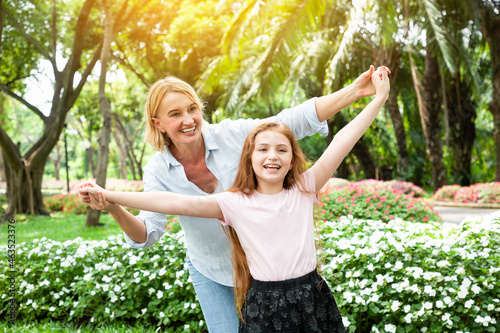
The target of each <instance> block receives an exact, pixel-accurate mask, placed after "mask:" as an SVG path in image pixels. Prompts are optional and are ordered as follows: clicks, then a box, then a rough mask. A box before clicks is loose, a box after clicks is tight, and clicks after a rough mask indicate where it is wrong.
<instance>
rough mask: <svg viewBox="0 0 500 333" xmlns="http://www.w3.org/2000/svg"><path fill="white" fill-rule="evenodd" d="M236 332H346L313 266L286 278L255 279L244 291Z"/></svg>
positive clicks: (325, 285) (329, 294) (323, 282)
mask: <svg viewBox="0 0 500 333" xmlns="http://www.w3.org/2000/svg"><path fill="white" fill-rule="evenodd" d="M242 317H243V318H242V319H243V320H240V328H239V332H240V333H241V332H245V333H267V332H294V333H296V332H331V333H337V332H339V333H340V332H342V333H344V332H345V328H344V325H343V323H342V316H341V315H340V311H339V308H338V307H337V303H336V302H335V299H334V298H333V294H332V292H331V291H330V288H328V285H327V284H326V282H325V281H324V280H323V278H322V277H321V276H320V275H319V274H318V273H317V271H316V270H314V271H312V272H311V273H309V274H307V275H304V276H301V277H299V278H295V279H290V280H285V281H276V282H274V281H269V282H268V281H257V280H254V281H253V282H252V286H251V288H250V290H249V291H248V292H247V295H246V304H245V306H244V307H243V309H242Z"/></svg>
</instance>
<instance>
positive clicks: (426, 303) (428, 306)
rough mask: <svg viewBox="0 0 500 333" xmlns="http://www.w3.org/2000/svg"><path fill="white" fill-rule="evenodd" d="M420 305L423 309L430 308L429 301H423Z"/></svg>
mask: <svg viewBox="0 0 500 333" xmlns="http://www.w3.org/2000/svg"><path fill="white" fill-rule="evenodd" d="M422 306H423V309H426V310H430V309H432V303H431V302H424V303H423V304H422Z"/></svg>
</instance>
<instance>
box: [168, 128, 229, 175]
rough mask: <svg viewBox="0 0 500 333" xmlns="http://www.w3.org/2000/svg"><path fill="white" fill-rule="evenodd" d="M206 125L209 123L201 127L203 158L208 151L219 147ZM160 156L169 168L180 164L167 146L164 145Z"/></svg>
mask: <svg viewBox="0 0 500 333" xmlns="http://www.w3.org/2000/svg"><path fill="white" fill-rule="evenodd" d="M208 126H210V125H208V124H207V125H206V126H203V128H202V129H201V134H202V138H203V141H204V142H205V159H206V158H207V157H208V154H209V153H210V151H212V150H217V149H219V145H218V144H217V141H215V138H214V136H213V135H212V132H210V131H209V130H208ZM162 156H163V159H164V160H165V162H166V163H167V165H168V167H169V168H170V167H172V166H178V165H181V164H180V163H179V161H177V159H176V158H175V157H174V155H172V153H171V152H170V149H168V146H165V150H164V151H163V153H162Z"/></svg>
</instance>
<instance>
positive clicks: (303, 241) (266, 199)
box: [214, 169, 318, 281]
mask: <svg viewBox="0 0 500 333" xmlns="http://www.w3.org/2000/svg"><path fill="white" fill-rule="evenodd" d="M301 177H302V179H303V183H304V187H305V190H306V191H307V192H310V193H307V192H301V191H299V190H298V188H297V187H296V186H294V187H293V188H291V189H288V190H283V191H281V192H280V193H278V194H273V195H267V194H261V193H259V192H257V191H254V193H252V194H251V195H246V194H243V193H241V192H222V193H218V194H215V195H214V197H215V198H216V200H217V203H218V204H219V206H220V209H221V211H222V214H223V215H224V218H223V219H220V221H221V223H222V224H223V225H229V226H232V227H233V228H234V229H235V231H236V233H237V234H238V238H239V239H240V242H241V245H242V247H243V250H244V251H245V253H246V256H247V260H248V265H249V268H250V273H251V274H252V277H253V278H254V279H256V280H260V281H282V280H287V279H292V278H296V277H299V276H302V275H305V274H307V273H309V272H311V271H312V270H313V269H315V268H316V248H315V244H314V223H313V207H314V204H316V203H317V202H318V197H317V195H316V194H315V191H316V184H315V177H314V173H313V172H312V170H310V169H309V170H307V171H306V172H304V173H303V174H302V176H301Z"/></svg>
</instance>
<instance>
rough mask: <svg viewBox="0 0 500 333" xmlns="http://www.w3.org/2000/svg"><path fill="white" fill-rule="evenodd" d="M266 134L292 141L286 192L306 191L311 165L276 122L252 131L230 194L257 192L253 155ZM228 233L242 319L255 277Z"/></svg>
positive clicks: (227, 229) (229, 231) (230, 230)
mask: <svg viewBox="0 0 500 333" xmlns="http://www.w3.org/2000/svg"><path fill="white" fill-rule="evenodd" d="M266 131H272V132H277V133H281V134H283V135H284V136H285V137H286V138H287V139H288V141H289V142H290V145H291V147H292V156H293V159H292V161H293V162H292V168H291V169H290V171H288V173H287V175H286V176H285V179H284V181H283V188H284V189H289V188H291V187H292V186H294V185H296V186H297V187H298V188H299V190H301V191H305V190H304V189H305V188H304V186H303V184H302V181H301V178H300V175H301V174H302V173H304V171H306V170H307V164H306V163H307V161H306V158H305V156H304V153H303V152H302V149H301V148H300V146H299V143H298V142H297V139H296V138H295V135H294V134H293V132H292V131H291V130H290V129H289V128H288V126H286V125H285V124H281V123H274V122H265V123H262V124H260V125H258V126H256V127H255V128H254V129H252V130H251V131H250V133H249V134H248V136H247V138H246V140H245V143H244V144H243V149H242V151H241V158H240V164H239V167H238V172H237V174H236V179H235V181H234V184H233V186H231V188H230V189H229V190H228V191H231V192H242V193H245V194H247V195H250V194H252V193H253V191H255V190H256V189H257V177H256V176H255V172H254V170H253V168H252V153H253V151H254V149H255V138H256V137H257V135H258V134H260V133H262V132H266ZM224 231H225V232H226V235H227V236H228V237H229V239H230V240H231V243H232V261H233V275H234V277H233V278H234V293H235V303H236V310H237V312H238V315H239V316H240V318H242V315H241V308H242V307H243V304H244V302H245V296H246V293H247V291H248V290H249V289H250V285H251V283H252V276H251V275H250V269H249V267H248V262H247V258H246V255H245V251H244V250H243V247H242V246H241V243H240V240H239V238H238V235H237V234H236V231H235V230H234V229H233V228H232V227H230V226H227V227H224ZM242 319H243V318H242Z"/></svg>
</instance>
